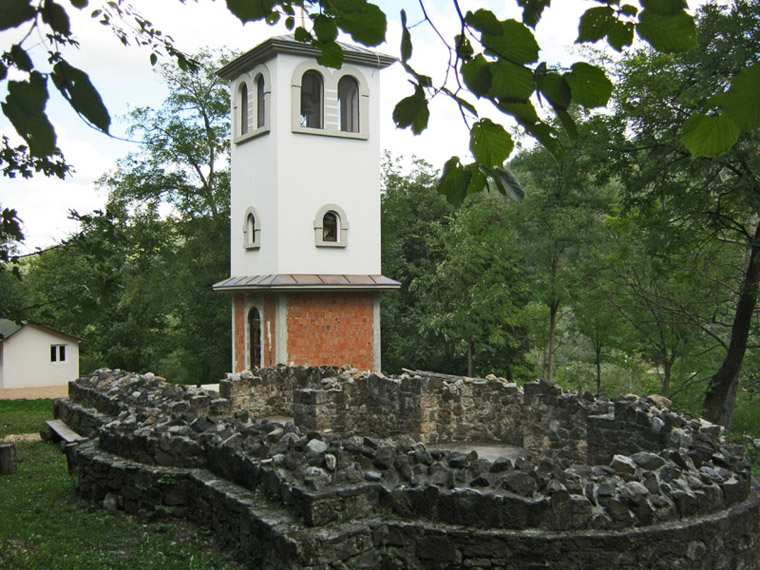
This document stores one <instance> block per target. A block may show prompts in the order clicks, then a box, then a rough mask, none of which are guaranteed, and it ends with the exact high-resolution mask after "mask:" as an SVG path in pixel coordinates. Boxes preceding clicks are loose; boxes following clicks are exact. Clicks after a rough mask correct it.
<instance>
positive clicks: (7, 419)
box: [0, 400, 53, 438]
mask: <svg viewBox="0 0 760 570" xmlns="http://www.w3.org/2000/svg"><path fill="white" fill-rule="evenodd" d="M52 419H53V400H0V438H2V437H4V436H6V435H8V434H12V433H39V432H40V430H42V429H43V428H44V427H45V420H52Z"/></svg>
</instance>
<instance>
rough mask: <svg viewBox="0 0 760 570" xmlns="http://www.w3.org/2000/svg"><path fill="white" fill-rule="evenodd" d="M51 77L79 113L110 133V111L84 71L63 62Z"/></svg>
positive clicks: (56, 67) (57, 65)
mask: <svg viewBox="0 0 760 570" xmlns="http://www.w3.org/2000/svg"><path fill="white" fill-rule="evenodd" d="M50 77H52V79H53V83H54V84H55V86H56V87H57V88H58V91H60V92H61V95H63V97H64V98H65V99H66V100H67V101H68V102H69V104H70V105H71V106H72V107H73V108H74V110H75V111H76V112H77V113H79V114H80V115H81V116H83V117H84V118H85V119H87V120H88V121H89V122H90V123H91V124H93V125H94V126H95V127H97V128H98V129H100V130H101V131H103V132H104V133H108V129H109V127H110V125H111V117H110V115H109V114H108V109H106V106H105V105H104V104H103V100H102V99H101V98H100V93H98V90H97V89H95V87H94V86H93V85H92V83H91V82H90V77H89V76H88V75H87V74H86V73H85V72H84V71H82V70H81V69H77V68H76V67H73V66H72V65H69V64H68V63H67V62H66V61H64V60H61V61H59V62H58V63H56V64H55V66H54V67H53V71H52V73H51V74H50Z"/></svg>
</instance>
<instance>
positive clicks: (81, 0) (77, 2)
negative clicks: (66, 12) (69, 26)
mask: <svg viewBox="0 0 760 570" xmlns="http://www.w3.org/2000/svg"><path fill="white" fill-rule="evenodd" d="M69 1H70V2H71V5H72V6H74V8H78V9H79V10H82V9H83V8H87V5H88V4H89V2H88V1H87V0H69Z"/></svg>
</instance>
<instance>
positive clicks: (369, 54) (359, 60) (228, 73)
mask: <svg viewBox="0 0 760 570" xmlns="http://www.w3.org/2000/svg"><path fill="white" fill-rule="evenodd" d="M337 43H338V45H339V46H340V47H341V48H343V61H344V62H345V63H354V64H358V65H369V66H371V67H375V68H377V69H384V68H386V67H388V66H389V65H391V64H392V63H394V62H395V61H396V58H395V57H391V56H389V55H385V54H382V53H379V52H375V51H372V50H370V49H367V48H363V47H359V46H355V45H350V44H346V43H343V42H337ZM278 53H287V54H292V55H305V56H312V57H314V58H315V59H316V58H317V57H319V55H320V53H321V52H320V50H319V49H318V48H315V47H312V46H311V45H310V44H306V43H303V42H299V41H297V40H296V39H295V38H294V37H293V35H286V36H275V37H273V38H269V39H268V40H266V41H265V42H263V43H260V44H259V45H257V46H256V47H255V48H253V49H252V50H250V51H248V52H246V53H244V54H243V55H241V56H240V57H238V58H237V59H234V60H233V61H231V62H230V63H228V64H227V65H225V66H224V67H222V68H221V69H220V70H219V71H217V72H216V74H217V75H218V76H219V77H221V78H223V79H235V78H236V77H237V76H238V75H240V74H241V73H244V72H245V71H247V70H249V69H252V68H253V67H255V66H256V65H257V64H259V63H261V62H262V61H267V60H269V59H272V58H273V57H274V56H275V55H277V54H278Z"/></svg>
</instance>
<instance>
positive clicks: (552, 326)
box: [546, 299, 559, 384]
mask: <svg viewBox="0 0 760 570" xmlns="http://www.w3.org/2000/svg"><path fill="white" fill-rule="evenodd" d="M558 311H559V301H557V300H556V299H555V300H552V302H551V304H550V305H549V365H548V369H549V370H548V372H547V374H546V381H547V382H549V383H550V384H551V383H552V382H553V381H554V341H555V336H556V333H557V313H558Z"/></svg>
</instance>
